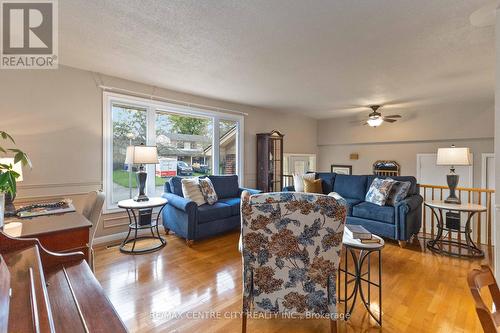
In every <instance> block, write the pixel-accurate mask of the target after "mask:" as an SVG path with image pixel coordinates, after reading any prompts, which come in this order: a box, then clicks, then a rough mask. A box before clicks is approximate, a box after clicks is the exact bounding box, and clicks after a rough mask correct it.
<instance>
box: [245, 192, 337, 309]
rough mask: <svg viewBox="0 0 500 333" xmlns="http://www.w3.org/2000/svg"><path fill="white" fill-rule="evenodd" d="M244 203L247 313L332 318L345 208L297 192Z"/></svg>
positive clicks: (260, 196)
mask: <svg viewBox="0 0 500 333" xmlns="http://www.w3.org/2000/svg"><path fill="white" fill-rule="evenodd" d="M241 199H242V200H241V216H242V230H241V233H242V253H243V311H244V312H248V311H251V310H255V311H259V312H272V313H292V314H306V313H319V314H330V315H334V314H335V313H336V307H335V305H336V280H337V279H336V274H337V268H338V265H339V260H340V251H341V246H342V236H343V232H344V224H345V219H346V206H345V203H344V202H343V201H341V200H339V201H337V200H336V199H335V198H333V197H330V196H327V195H323V194H308V193H296V192H281V193H265V194H256V195H252V196H250V195H249V193H248V192H243V193H242V198H241Z"/></svg>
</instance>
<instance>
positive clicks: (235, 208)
mask: <svg viewBox="0 0 500 333" xmlns="http://www.w3.org/2000/svg"><path fill="white" fill-rule="evenodd" d="M240 201H241V200H240V198H226V199H220V200H219V201H218V202H221V203H225V204H226V205H229V206H230V207H231V215H240Z"/></svg>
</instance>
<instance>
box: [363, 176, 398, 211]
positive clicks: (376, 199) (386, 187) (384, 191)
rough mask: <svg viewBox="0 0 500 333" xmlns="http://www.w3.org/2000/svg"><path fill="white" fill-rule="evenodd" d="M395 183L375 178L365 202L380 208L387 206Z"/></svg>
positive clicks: (390, 180)
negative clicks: (386, 203)
mask: <svg viewBox="0 0 500 333" xmlns="http://www.w3.org/2000/svg"><path fill="white" fill-rule="evenodd" d="M394 183H395V181H394V180H393V179H390V178H387V179H380V178H375V179H374V180H373V183H372V184H371V185H370V189H369V190H368V193H366V198H365V200H366V201H368V202H371V203H373V204H376V205H379V206H383V205H385V202H386V201H387V198H388V197H389V193H390V192H391V188H392V186H393V185H394Z"/></svg>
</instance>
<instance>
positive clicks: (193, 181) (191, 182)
mask: <svg viewBox="0 0 500 333" xmlns="http://www.w3.org/2000/svg"><path fill="white" fill-rule="evenodd" d="M181 183H182V195H183V196H184V198H186V199H188V200H191V201H194V202H195V203H196V204H197V205H198V206H201V205H203V204H204V203H205V198H204V197H203V193H201V189H200V184H199V182H198V178H183V179H182V180H181Z"/></svg>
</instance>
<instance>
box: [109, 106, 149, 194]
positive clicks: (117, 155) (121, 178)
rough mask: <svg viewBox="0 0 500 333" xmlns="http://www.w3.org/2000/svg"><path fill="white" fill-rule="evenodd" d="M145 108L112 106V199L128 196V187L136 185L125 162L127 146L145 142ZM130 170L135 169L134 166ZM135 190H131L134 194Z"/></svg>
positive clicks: (134, 178)
mask: <svg viewBox="0 0 500 333" xmlns="http://www.w3.org/2000/svg"><path fill="white" fill-rule="evenodd" d="M146 117H147V110H146V109H144V108H137V107H132V106H126V105H121V104H113V106H112V120H113V121H112V123H113V128H112V136H111V137H112V147H113V154H112V156H113V162H112V166H111V167H112V168H113V191H112V193H111V197H112V201H113V202H118V201H120V200H124V199H129V198H130V194H131V191H130V188H132V189H134V188H136V187H137V183H136V177H135V174H132V173H129V170H128V165H126V164H125V154H126V152H127V146H129V145H139V144H141V143H145V142H146ZM132 171H136V169H135V167H134V168H133V170H132ZM134 193H135V191H132V194H134Z"/></svg>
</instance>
